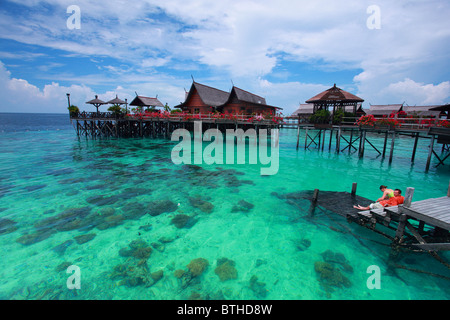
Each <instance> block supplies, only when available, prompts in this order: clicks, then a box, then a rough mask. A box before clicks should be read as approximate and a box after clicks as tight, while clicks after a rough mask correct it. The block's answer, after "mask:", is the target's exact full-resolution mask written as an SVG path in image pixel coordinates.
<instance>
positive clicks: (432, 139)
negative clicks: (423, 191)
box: [425, 135, 434, 171]
mask: <svg viewBox="0 0 450 320" xmlns="http://www.w3.org/2000/svg"><path fill="white" fill-rule="evenodd" d="M433 147H434V135H431V142H430V150H429V151H428V159H427V165H426V167H425V171H428V169H430V161H431V155H432V154H433Z"/></svg>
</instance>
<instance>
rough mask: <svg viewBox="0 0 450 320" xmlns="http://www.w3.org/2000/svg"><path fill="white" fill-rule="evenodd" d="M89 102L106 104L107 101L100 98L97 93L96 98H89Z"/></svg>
mask: <svg viewBox="0 0 450 320" xmlns="http://www.w3.org/2000/svg"><path fill="white" fill-rule="evenodd" d="M86 103H88V104H93V105H102V104H106V102H105V101H103V100H100V99H99V98H98V95H95V99H92V100H89V101H88V102H86Z"/></svg>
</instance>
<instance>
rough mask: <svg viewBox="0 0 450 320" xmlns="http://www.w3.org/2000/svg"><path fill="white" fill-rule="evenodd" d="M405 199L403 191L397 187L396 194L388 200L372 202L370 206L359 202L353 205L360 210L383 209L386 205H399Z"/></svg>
mask: <svg viewBox="0 0 450 320" xmlns="http://www.w3.org/2000/svg"><path fill="white" fill-rule="evenodd" d="M404 200H405V197H403V196H402V191H401V190H400V189H395V190H394V196H393V197H391V198H389V199H388V200H382V201H379V202H374V203H371V204H369V206H368V207H362V206H360V205H359V204H358V205H356V206H353V208H355V209H358V210H370V209H383V208H384V207H394V206H398V205H399V204H402V203H403V201H404Z"/></svg>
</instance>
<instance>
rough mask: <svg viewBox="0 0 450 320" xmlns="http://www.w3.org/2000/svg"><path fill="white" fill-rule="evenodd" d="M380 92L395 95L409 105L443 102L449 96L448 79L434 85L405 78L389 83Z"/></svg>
mask: <svg viewBox="0 0 450 320" xmlns="http://www.w3.org/2000/svg"><path fill="white" fill-rule="evenodd" d="M381 94H386V95H389V96H393V97H397V99H398V100H397V101H402V102H403V101H405V102H406V103H408V104H409V105H415V104H417V105H433V104H444V103H445V102H447V101H446V99H448V98H449V97H450V81H445V82H442V83H439V84H437V85H434V84H424V83H418V82H415V81H413V80H411V79H405V80H404V81H400V82H397V83H391V84H390V85H389V86H388V87H387V88H386V89H384V90H383V92H381Z"/></svg>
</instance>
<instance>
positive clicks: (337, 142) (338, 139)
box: [336, 127, 341, 153]
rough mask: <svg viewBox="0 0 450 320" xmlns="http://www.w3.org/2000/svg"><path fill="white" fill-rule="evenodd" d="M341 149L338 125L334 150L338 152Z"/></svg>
mask: <svg viewBox="0 0 450 320" xmlns="http://www.w3.org/2000/svg"><path fill="white" fill-rule="evenodd" d="M340 150H341V127H339V129H338V132H337V137H336V151H337V153H339V151H340Z"/></svg>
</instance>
